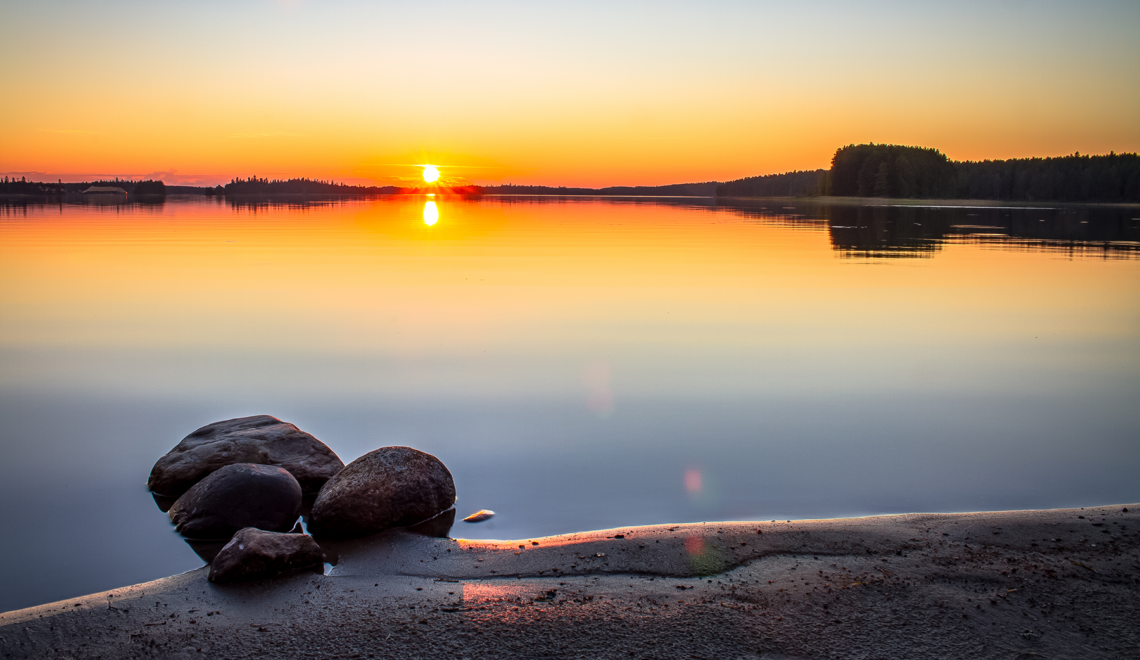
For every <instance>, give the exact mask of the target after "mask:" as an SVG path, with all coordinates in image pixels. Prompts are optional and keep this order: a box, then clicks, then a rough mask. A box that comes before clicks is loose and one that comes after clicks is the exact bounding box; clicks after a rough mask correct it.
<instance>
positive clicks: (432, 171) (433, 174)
mask: <svg viewBox="0 0 1140 660" xmlns="http://www.w3.org/2000/svg"><path fill="white" fill-rule="evenodd" d="M438 180H439V170H438V169H437V168H436V166H435V165H424V181H427V182H428V183H435V182H436V181H438Z"/></svg>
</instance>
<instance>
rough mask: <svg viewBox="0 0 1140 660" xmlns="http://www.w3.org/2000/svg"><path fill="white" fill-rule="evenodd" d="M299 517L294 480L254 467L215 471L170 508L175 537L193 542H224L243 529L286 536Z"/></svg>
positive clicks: (298, 491)
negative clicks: (281, 533)
mask: <svg viewBox="0 0 1140 660" xmlns="http://www.w3.org/2000/svg"><path fill="white" fill-rule="evenodd" d="M299 515H301V485H300V484H298V483H297V480H296V479H294V478H293V475H292V474H289V472H288V471H287V470H285V469H284V468H280V467H275V466H272V465H254V464H252V463H238V464H235V465H227V466H225V467H223V468H222V469H220V470H217V471H216V472H214V473H212V474H211V475H210V476H208V477H206V478H205V479H203V480H201V481H199V482H198V483H196V484H194V486H193V487H192V488H191V489H190V490H188V491H186V494H185V495H183V496H182V497H180V498H178V501H177V502H175V503H174V506H172V507H170V521H171V522H173V523H174V527H175V529H176V530H178V533H179V534H182V535H183V536H187V537H190V538H195V539H222V538H227V539H228V538H229V537H230V536H232V535H233V533H234V532H236V531H238V530H239V529H242V528H243V527H257V528H258V529H264V530H269V531H275V532H284V531H288V530H289V529H292V527H293V523H295V522H296V521H297V517H298V516H299Z"/></svg>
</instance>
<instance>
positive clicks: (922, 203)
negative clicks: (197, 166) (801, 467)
mask: <svg viewBox="0 0 1140 660" xmlns="http://www.w3.org/2000/svg"><path fill="white" fill-rule="evenodd" d="M428 194H429V193H425V192H422V191H408V192H392V193H278V194H271V195H245V194H237V195H234V194H227V195H206V194H205V193H192V192H181V191H179V192H174V193H169V194H167V195H166V198H174V199H185V198H188V197H212V198H217V199H219V200H233V201H240V202H257V201H265V202H273V201H279V200H296V201H304V200H310V201H321V200H333V199H344V200H348V199H377V198H389V197H409V198H410V197H424V196H426V195H428ZM439 194H441V195H443V196H450V197H464V198H471V199H478V198H481V197H496V198H498V197H520V198H521V197H542V198H570V197H573V198H583V199H585V198H603V199H701V200H713V201H714V202H715V203H717V204H724V205H726V206H728V205H731V203H732V202H734V201H735V202H755V201H761V200H773V201H780V202H788V203H797V204H804V203H811V204H822V205H835V206H917V207H939V206H945V207H956V208H973V207H977V208H1001V207H1007V208H1026V207H1040V208H1068V207H1101V208H1140V202H1060V201H1050V200H995V199H939V198H899V197H841V196H833V195H804V196H798V197H796V196H756V197H746V196H716V195H675V194H674V195H670V194H652V193H649V194H644V193H643V194H622V193H605V192H585V191H582V192H579V191H574V192H533V193H498V192H490V193H467V192H465V193H439ZM84 199H88V197H86V196H84V195H78V194H71V193H68V194H64V195H28V194H19V193H0V201H28V202H49V201H50V202H55V201H61V202H73V201H74V202H77V201H81V200H84ZM137 201H139V200H138V199H137V198H136V199H131V198H130V197H128V198H127V199H126V200H125V202H126V203H133V202H137ZM142 201H143V202H146V203H148V204H154V203H156V202H157V201H160V200H156V199H154V198H147V199H143V200H142Z"/></svg>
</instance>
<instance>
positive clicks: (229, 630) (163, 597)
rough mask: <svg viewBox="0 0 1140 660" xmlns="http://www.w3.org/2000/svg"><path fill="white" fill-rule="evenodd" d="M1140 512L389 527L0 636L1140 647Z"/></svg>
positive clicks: (970, 652)
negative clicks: (329, 555) (279, 566)
mask: <svg viewBox="0 0 1140 660" xmlns="http://www.w3.org/2000/svg"><path fill="white" fill-rule="evenodd" d="M1124 509H1127V511H1125V510H1124ZM1138 511H1140V505H1132V504H1124V505H1117V506H1108V507H1098V508H1087V509H1065V510H1051V511H1013V512H990V513H969V514H949V515H947V514H910V515H899V516H880V517H873V518H857V519H838V520H809V521H793V522H786V521H778V522H754V523H703V524H696V525H675V526H653V527H630V528H621V529H614V530H606V531H598V532H589V533H582V534H570V535H565V536H556V537H546V538H535V539H520V540H517V541H509V542H508V541H502V542H488V541H465V540H456V539H433V538H427V537H420V536H414V535H411V534H408V533H406V532H392V533H388V534H383V535H379V536H377V537H372V538H370V539H365V540H361V541H356V542H350V543H343V544H339V545H338V546H337V547H335V548H331V550H333V551H335V552H336V553H338V554H339V559H338V564H337V566H336V567H335V568H332V569H331V570H329V571H328V574H327V575H323V576H322V575H316V574H301V575H293V576H289V577H284V578H279V579H277V580H267V581H261V582H252V583H246V584H241V585H228V586H221V585H213V584H210V583H209V582H207V581H206V572H207V569H205V568H203V569H198V570H195V571H190V572H188V573H185V574H182V575H178V576H174V577H170V578H165V579H162V580H156V581H154V582H148V583H145V584H140V585H135V586H131V587H125V588H122V589H115V590H113V591H108V592H104V593H101V594H94V595H91V596H85V597H83V598H76V599H70V600H67V601H61V602H58V603H51V604H48V605H43V606H39V607H33V608H28V609H24V610H17V611H13V612H8V613H4V614H0V657H4V658H259V659H263V658H369V657H373V658H414V657H440V658H443V657H446V658H452V657H454V658H463V657H470V658H488V657H535V658H538V657H542V658H645V657H649V658H658V657H659V658H708V659H710V660H711V659H712V658H722V657H730V658H757V657H759V658H902V657H922V658H967V657H969V658H1136V657H1140V617H1138V615H1140V529H1138V528H1140V514H1138ZM454 532H455V533H457V534H458V533H461V532H462V527H459V528H456V529H455V530H454Z"/></svg>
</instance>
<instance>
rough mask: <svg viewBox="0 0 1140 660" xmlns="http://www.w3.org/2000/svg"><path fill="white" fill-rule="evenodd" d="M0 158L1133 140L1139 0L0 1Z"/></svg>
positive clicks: (1139, 124) (73, 167)
mask: <svg viewBox="0 0 1140 660" xmlns="http://www.w3.org/2000/svg"><path fill="white" fill-rule="evenodd" d="M0 61H2V62H3V65H2V66H0V88H2V89H4V90H5V92H4V102H3V103H0V173H7V174H8V175H15V176H28V177H29V178H32V179H37V180H55V179H56V178H62V179H64V180H65V181H66V180H84V179H90V178H95V177H96V176H116V175H117V176H132V177H141V176H145V177H156V178H162V179H163V180H164V181H166V182H167V183H172V184H210V185H213V184H217V183H224V182H226V181H229V180H230V179H231V178H233V177H235V176H236V177H245V176H252V175H256V176H266V177H270V178H276V177H292V176H307V177H312V178H321V179H335V180H337V181H347V182H354V183H377V184H402V183H408V182H410V181H413V180H414V178H415V177H418V176H419V170H418V169H417V168H416V167H415V166H416V165H421V164H424V163H432V164H436V165H439V166H441V171H442V172H443V176H444V181H445V182H451V183H459V182H471V183H482V184H497V183H520V184H547V185H568V186H605V185H656V184H666V183H680V182H697V181H712V180H718V181H723V180H730V179H735V178H740V177H744V176H755V175H759V174H771V173H777V172H784V171H789V170H796V169H815V168H823V167H828V166H829V164H830V159H831V156H832V154H833V153H834V152H835V149H836V148H837V147H840V146H842V145H846V144H854V143H863V142H886V143H895V144H909V145H918V146H928V147H936V148H938V149H940V150H942V151H943V152H944V153H946V154H947V155H948V156H949V157H951V158H953V159H956V160H966V159H970V160H979V159H987V158H1014V157H1027V156H1058V155H1065V154H1071V153H1073V152H1075V151H1079V152H1081V153H1107V152H1109V151H1116V152H1135V151H1140V120H1138V119H1137V118H1138V117H1140V2H1136V1H1135V0H1122V1H1115V0H1090V1H1086V2H1081V3H1071V2H1029V1H1004V2H1003V1H993V0H990V1H987V2H941V3H933V2H913V1H912V2H859V3H854V2H826V1H817V2H764V1H753V2H728V1H721V2H701V3H696V2H691V3H677V2H663V1H656V2H613V1H609V2H575V3H535V2H479V3H473V2H447V1H437V2H432V3H422V2H416V3H412V2H375V1H369V2H363V1H355V0H341V1H337V0H326V1H322V2H314V1H312V0H291V1H284V0H276V1H275V0H228V1H227V2H212V1H208V0H206V1H201V2H195V3H184V2H156V1H154V0H148V1H145V2H143V1H134V0H118V1H109V2H90V1H88V2H63V1H56V0H41V1H38V2H34V3H33V2H13V1H12V0H0Z"/></svg>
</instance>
